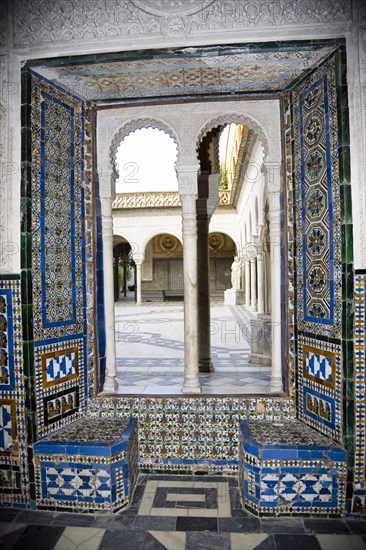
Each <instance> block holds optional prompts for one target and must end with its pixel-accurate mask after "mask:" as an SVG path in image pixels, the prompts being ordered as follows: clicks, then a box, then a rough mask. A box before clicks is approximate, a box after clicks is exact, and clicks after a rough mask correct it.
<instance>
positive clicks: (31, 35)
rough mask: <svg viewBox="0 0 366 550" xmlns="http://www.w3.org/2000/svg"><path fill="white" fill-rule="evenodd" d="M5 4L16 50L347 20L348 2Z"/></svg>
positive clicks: (73, 0)
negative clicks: (9, 14) (10, 21)
mask: <svg viewBox="0 0 366 550" xmlns="http://www.w3.org/2000/svg"><path fill="white" fill-rule="evenodd" d="M11 4H12V9H13V40H14V45H15V46H16V47H22V46H29V45H32V44H34V45H35V44H37V45H39V44H48V43H51V42H53V43H55V42H56V43H70V42H78V41H80V40H88V41H89V42H92V41H93V40H99V39H103V40H108V39H110V40H113V39H115V38H118V37H131V36H133V37H134V39H135V40H136V39H138V37H143V36H154V35H155V36H156V35H157V36H159V35H160V36H164V35H170V36H187V35H189V34H190V35H195V34H200V33H201V32H202V31H203V30H204V31H205V33H207V32H208V31H214V30H217V29H222V30H226V29H227V30H233V29H235V30H241V29H248V28H251V27H256V28H260V27H265V28H267V27H288V26H291V25H294V24H296V25H299V24H301V25H307V26H312V25H314V24H324V23H331V24H336V23H344V22H350V21H351V20H352V11H351V10H352V4H351V2H349V0H324V1H323V2H319V1H318V0H261V1H259V0H257V1H255V2H243V1H242V0H205V1H199V0H197V1H194V0H192V1H184V2H183V1H174V2H173V1H169V2H168V1H164V0H160V1H156V2H155V1H148V0H145V1H144V0H124V1H120V0H104V1H103V2H100V0H56V1H51V0H17V1H14V2H12V3H11ZM128 40H130V38H129V39H128Z"/></svg>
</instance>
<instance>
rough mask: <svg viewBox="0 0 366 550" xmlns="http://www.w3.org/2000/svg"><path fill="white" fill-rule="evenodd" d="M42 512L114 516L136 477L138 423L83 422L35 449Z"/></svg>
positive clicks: (72, 425)
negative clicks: (95, 512)
mask: <svg viewBox="0 0 366 550" xmlns="http://www.w3.org/2000/svg"><path fill="white" fill-rule="evenodd" d="M34 464H35V481H36V502H37V507H38V508H47V509H55V508H57V509H62V510H65V511H66V510H67V511H75V512H77V511H84V512H85V511H90V512H92V511H101V510H105V511H109V512H114V511H116V510H119V509H120V508H122V507H123V506H126V505H127V504H128V503H129V502H130V499H131V496H132V493H133V490H134V487H135V484H136V481H137V475H138V433H137V421H136V420H134V419H114V418H113V419H112V418H103V419H102V418H84V419H82V420H78V421H76V422H74V423H73V424H71V425H70V426H67V427H65V428H62V429H60V430H58V431H57V432H55V433H53V434H52V435H50V436H47V437H45V438H43V439H42V440H40V441H38V442H37V443H36V444H35V445H34Z"/></svg>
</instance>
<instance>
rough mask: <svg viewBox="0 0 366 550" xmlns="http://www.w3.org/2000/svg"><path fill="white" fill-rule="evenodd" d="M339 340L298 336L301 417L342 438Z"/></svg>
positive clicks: (314, 425)
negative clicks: (329, 340)
mask: <svg viewBox="0 0 366 550" xmlns="http://www.w3.org/2000/svg"><path fill="white" fill-rule="evenodd" d="M341 350H342V347H341V345H340V344H334V343H329V342H323V341H321V340H317V339H315V338H306V337H304V336H302V335H299V337H298V369H299V370H298V380H299V409H298V410H299V418H300V419H301V420H303V421H304V422H306V423H307V424H309V425H310V426H313V427H314V428H316V429H318V430H320V431H321V432H323V433H325V434H327V435H329V436H330V437H332V438H334V439H337V440H338V441H340V440H341V439H342V433H341V430H342V422H341V419H342V411H341V397H342V370H341Z"/></svg>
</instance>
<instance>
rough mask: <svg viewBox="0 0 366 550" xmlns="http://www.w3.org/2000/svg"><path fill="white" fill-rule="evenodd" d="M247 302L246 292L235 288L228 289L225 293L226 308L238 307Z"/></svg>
mask: <svg viewBox="0 0 366 550" xmlns="http://www.w3.org/2000/svg"><path fill="white" fill-rule="evenodd" d="M244 302H245V292H244V290H236V289H235V288H228V289H226V290H225V293H224V304H225V305H226V306H238V305H243V304H244Z"/></svg>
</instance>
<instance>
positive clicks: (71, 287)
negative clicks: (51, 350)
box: [32, 76, 84, 341]
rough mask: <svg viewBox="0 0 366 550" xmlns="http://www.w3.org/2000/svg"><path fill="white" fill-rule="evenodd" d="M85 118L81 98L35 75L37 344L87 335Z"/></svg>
mask: <svg viewBox="0 0 366 550" xmlns="http://www.w3.org/2000/svg"><path fill="white" fill-rule="evenodd" d="M83 119H84V108H83V103H82V102H81V101H80V100H79V99H77V98H75V97H73V96H71V95H68V94H66V93H62V92H61V91H60V90H57V89H56V88H54V87H53V86H51V85H50V84H48V83H47V82H44V81H42V80H40V79H38V78H36V77H35V76H33V78H32V133H33V135H35V136H37V138H38V139H34V140H33V141H32V158H33V167H32V168H33V169H32V233H33V235H32V268H33V289H34V291H35V292H34V296H33V315H34V332H35V340H36V341H39V340H44V339H46V338H52V337H55V336H56V335H59V336H61V335H67V334H69V335H71V334H80V333H82V332H83V319H84V312H83V305H84V295H83V294H84V280H83V254H84V222H83V219H84V207H83V201H82V198H83V193H82V184H83V177H84V175H83V158H82V154H83V140H84V127H83V123H84V122H83ZM61 328H62V330H61ZM57 329H58V330H57Z"/></svg>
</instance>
